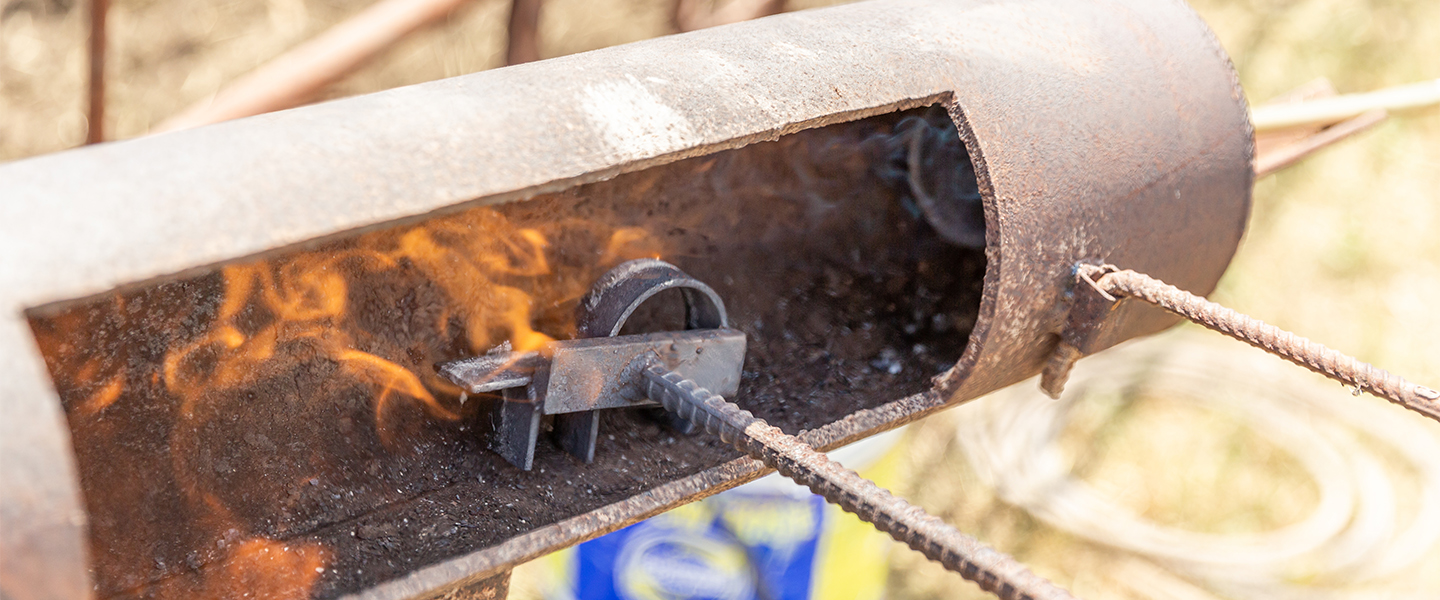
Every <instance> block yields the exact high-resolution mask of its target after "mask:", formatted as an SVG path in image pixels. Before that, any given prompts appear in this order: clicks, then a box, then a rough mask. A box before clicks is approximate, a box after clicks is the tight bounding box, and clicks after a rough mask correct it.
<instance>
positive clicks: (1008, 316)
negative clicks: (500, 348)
mask: <svg viewBox="0 0 1440 600" xmlns="http://www.w3.org/2000/svg"><path fill="white" fill-rule="evenodd" d="M933 103H941V104H944V105H945V106H947V107H948V109H949V111H950V114H951V116H952V117H953V118H954V120H955V122H956V124H957V127H958V128H959V131H960V133H961V137H962V138H963V140H964V144H965V147H966V149H967V151H968V153H969V155H970V156H971V157H972V159H973V160H974V163H975V171H976V174H977V176H978V179H979V183H980V189H981V193H982V196H983V200H984V208H985V219H986V227H987V235H986V236H985V237H986V254H987V256H988V267H987V270H986V273H985V278H984V293H983V300H982V303H981V307H980V315H979V318H978V322H977V324H976V326H975V328H974V330H973V332H972V333H971V335H970V338H969V340H968V342H961V341H960V340H957V341H956V343H957V344H959V343H966V347H965V352H964V355H963V357H962V358H961V359H960V361H959V363H958V364H957V365H955V367H954V368H952V369H951V370H949V371H948V372H947V373H945V374H944V375H943V376H942V377H940V378H938V379H937V380H936V381H935V386H934V388H933V389H931V390H930V391H927V392H925V393H921V394H917V395H914V396H910V397H906V398H899V399H894V400H893V401H891V402H889V403H888V404H884V405H882V406H879V407H878V408H873V409H867V410H858V411H856V412H854V413H852V414H850V415H849V416H848V417H845V418H843V419H841V420H839V421H836V422H833V423H831V424H830V425H826V426H823V427H820V428H818V429H816V430H813V431H811V432H809V433H807V434H806V435H805V436H803V439H805V441H806V442H807V443H809V444H811V445H813V446H815V447H817V448H819V449H822V450H824V449H829V448H834V447H836V446H838V445H841V444H844V443H847V442H849V441H853V440H856V439H859V438H862V437H865V436H868V435H873V434H874V433H878V432H880V431H883V430H886V429H889V428H892V427H896V426H899V425H901V424H903V423H906V422H909V421H913V420H915V419H918V418H921V417H923V416H924V415H926V414H929V413H931V412H934V411H936V410H940V409H942V408H945V407H947V406H952V405H954V404H956V403H959V402H962V401H964V400H967V399H971V398H975V397H977V396H979V395H981V394H984V393H986V392H989V391H992V390H995V389H998V388H1000V387H1004V386H1006V385H1009V384H1012V383H1015V382H1018V381H1020V380H1023V379H1026V378H1028V377H1030V376H1032V375H1034V374H1036V373H1038V372H1039V371H1040V369H1041V367H1042V365H1043V364H1044V362H1045V360H1046V357H1048V356H1049V354H1050V352H1051V350H1052V349H1053V348H1054V345H1055V343H1056V335H1057V333H1058V332H1059V331H1060V330H1061V329H1062V328H1063V327H1064V323H1065V320H1066V315H1067V314H1068V304H1069V303H1070V302H1071V297H1070V282H1071V279H1072V278H1071V271H1070V265H1073V264H1075V263H1076V262H1080V261H1084V260H1091V261H1105V262H1111V263H1116V264H1125V265H1127V266H1132V267H1133V268H1136V269H1139V270H1142V271H1144V272H1147V273H1151V274H1153V275H1155V276H1157V277H1160V278H1162V279H1164V280H1166V281H1168V282H1171V283H1174V284H1176V285H1179V286H1181V287H1183V288H1185V289H1189V290H1194V291H1196V292H1200V293H1205V292H1208V291H1210V290H1211V289H1213V287H1214V285H1215V282H1216V281H1217V280H1218V278H1219V276H1220V274H1221V273H1222V272H1223V271H1224V269H1225V267H1226V265H1227V264H1228V262H1229V260H1230V257H1231V255H1232V253H1233V252H1234V250H1235V248H1236V245H1237V244H1238V242H1239V239H1240V235H1241V232H1242V230H1243V228H1244V225H1245V220H1246V216H1247V211H1248V207H1249V197H1250V186H1251V183H1252V180H1253V171H1252V167H1251V149H1252V147H1253V146H1252V136H1251V130H1250V126H1249V122H1248V120H1247V116H1246V110H1245V103H1244V99H1243V96H1242V94H1241V91H1240V89H1239V87H1238V84H1237V83H1236V78H1235V74H1234V71H1233V69H1232V68H1231V66H1230V64H1229V62H1228V61H1227V60H1226V59H1225V56H1224V54H1223V52H1222V51H1221V50H1220V48H1219V46H1218V45H1217V44H1216V42H1215V41H1214V39H1213V37H1212V36H1211V34H1210V32H1209V31H1208V30H1207V29H1206V27H1205V25H1204V24H1203V23H1202V22H1201V21H1200V20H1199V18H1198V17H1196V15H1195V14H1194V13H1193V12H1192V11H1190V9H1189V8H1188V7H1186V6H1185V5H1184V4H1183V3H1181V2H1152V1H1149V0H1120V1H1117V2H1111V3H1104V4H1101V3H1089V2H1071V1H1069V0H1039V1H1036V2H1028V3H1009V2H990V1H983V0H974V1H962V2H941V1H938V0H884V1H878V2H868V3H861V4H855V5H848V6H843V7H837V8H831V9H824V10H816V11H805V12H801V13H793V14H788V15H778V16H775V17H771V18H767V19H761V20H757V21H751V22H745V23H739V24H735V25H728V26H722V27H716V28H713V29H707V30H703V31H697V32H692V33H688V34H684V35H678V36H672V37H667V38H660V39H656V40H650V41H646V42H640V43H636V44H630V45H626V46H620V47H616V48H610V49H606V50H601V51H596V52H591V53H586V54H581V55H575V56H569V57H565V58H561V59H555V60H548V61H540V62H536V63H530V64H526V65H521V66H518V67H514V68H508V69H500V70H496V71H491V72H485V73H480V74H476V75H470V76H465V77H458V78H454V79H449V80H444V81H439V82H434V83H430V84H424V85H419V86H412V87H407V88H401V89H397V90H391V91H388V92H382V93H379V94H373V95H369V96H362V97H357V98H352V99H348V100H343V101H337V102H331V103H325V104H320V105H316V106H311V107H307V108H303V109H298V110H294V111H287V112H284V113H276V114H271V115H263V116H258V117H253V118H249V119H242V120H237V121H233V122H229V123H222V124H218V125H214V126H210V127H202V128H197V129H194V130H190V131H184V132H176V133H173V134H169V135H164V136H154V137H149V138H144V139H139V140H132V141H127V142H122V143H116V144H106V145H100V146H94V147H88V148H82V149H77V150H72V151H69V152H64V153H60V154H54V155H49V156H44V157H39V158H34V159H29V160H23V161H17V162H13V163H9V164H6V165H3V166H0V189H3V190H5V192H4V195H5V198H6V200H7V202H3V203H0V253H3V254H5V255H6V256H10V257H12V260H11V261H9V262H7V263H6V266H5V267H4V268H3V270H0V306H3V307H4V309H5V311H6V312H5V313H4V315H5V316H4V318H3V319H0V474H3V479H4V481H5V482H6V484H5V486H4V487H3V488H0V520H3V524H0V525H3V526H0V590H3V592H4V594H5V595H6V596H7V597H12V598H24V599H31V598H81V597H85V596H86V595H87V594H89V591H88V590H90V589H91V585H90V582H89V580H88V577H89V576H88V574H87V565H88V564H89V563H88V560H87V558H86V549H87V546H86V540H87V529H86V512H85V510H84V509H83V504H82V501H81V497H80V494H79V491H78V489H79V488H78V483H77V481H76V469H75V466H74V465H75V458H74V452H73V450H72V448H71V441H70V437H69V430H68V429H67V426H66V422H65V419H64V416H63V415H62V413H61V410H60V404H59V400H58V399H57V396H56V392H55V389H54V388H53V386H52V385H51V383H50V380H49V377H48V374H47V370H46V366H45V363H44V360H43V357H42V356H41V355H40V354H39V352H38V350H37V349H36V342H35V339H34V337H33V335H32V332H31V331H30V329H29V326H28V322H27V320H26V315H27V312H29V311H36V310H54V309H56V307H59V306H63V305H64V304H65V303H67V302H73V301H76V300H78V299H84V298H87V297H91V296H93V295H97V294H106V293H110V292H111V291H113V290H115V289H117V288H120V287H122V286H134V285H138V284H140V283H143V282H155V281H160V280H166V279H171V278H174V277H177V276H178V275H183V274H186V273H194V272H197V270H202V269H210V268H213V266H214V265H217V264H221V263H224V262H227V261H233V260H237V259H241V258H245V257H255V256H260V255H265V254H267V253H271V252H278V251H281V250H284V249H287V248H295V247H299V246H301V245H306V244H313V243H315V242H316V241H317V240H323V239H332V238H334V237H335V236H339V235H343V234H346V233H353V232H356V231H362V230H366V229H370V228H375V227H380V226H383V225H391V224H396V223H403V222H415V221H417V220H420V219H424V218H426V217H427V216H429V215H431V214H434V213H436V212H437V211H440V212H447V211H453V210H458V209H459V208H460V207H463V206H475V205H477V204H493V203H500V202H516V201H523V200H525V199H526V198H530V197H532V196H535V195H537V194H541V193H545V192H552V191H557V190H564V189H568V188H571V187H574V186H576V185H580V184H584V183H589V182H596V181H601V180H607V179H610V178H613V177H615V176H616V175H617V174H621V173H627V172H635V171H640V170H644V169H647V168H650V167H653V166H657V165H662V164H666V163H671V162H674V161H677V160H680V159H684V158H687V157H695V156H702V155H707V154H711V153H714V152H718V151H720V150H724V149H729V148H735V147H739V146H743V145H746V144H749V143H752V142H756V141H761V140H773V139H776V138H778V137H780V136H782V135H785V134H787V133H791V132H795V131H799V130H802V129H807V128H813V127H819V126H822V125H827V124H831V123H837V122H843V121H852V120H856V119H860V118H863V117H867V116H872V115H877V114H882V113H890V112H894V111H897V110H902V109H908V108H913V107H918V106H923V105H928V104H933ZM77 174H83V175H84V176H83V177H81V176H77ZM1181 249H1183V250H1181ZM1175 322H1176V317H1174V316H1172V315H1169V314H1167V313H1165V312H1164V311H1161V310H1159V309H1156V308H1153V307H1148V306H1144V305H1131V306H1121V307H1119V308H1118V309H1116V311H1115V313H1114V314H1113V315H1112V318H1110V319H1107V320H1106V321H1105V326H1104V329H1103V330H1102V331H1099V332H1098V333H1097V335H1096V336H1095V337H1094V346H1093V347H1094V348H1100V349H1103V348H1104V347H1108V346H1109V345H1113V344H1116V343H1119V342H1121V341H1123V340H1125V339H1129V338H1132V337H1135V336H1138V335H1144V334H1148V333H1153V332H1155V331H1159V330H1161V329H1164V328H1166V327H1168V326H1170V325H1172V324H1173V323H1175ZM763 472H764V469H763V468H762V467H760V466H759V465H758V464H756V463H753V462H751V461H749V460H748V459H747V460H744V461H738V462H732V463H728V464H724V465H721V466H717V467H714V468H712V469H709V470H706V471H703V472H701V473H699V474H697V475H693V476H689V477H684V478H681V479H677V480H675V481H673V482H671V483H668V484H665V485H662V486H660V487H658V488H655V489H652V490H650V491H647V492H644V493H641V494H638V495H636V496H633V497H631V498H629V499H627V500H625V501H622V502H617V503H615V504H612V505H609V506H606V507H604V508H602V509H600V510H598V511H594V512H591V513H585V514H578V515H574V516H573V517H569V518H565V519H562V520H560V521H558V522H557V523H556V524H555V525H552V526H548V527H542V528H538V529H533V530H527V531H525V532H523V533H520V534H517V535H515V536H514V537H511V538H509V539H508V540H507V541H505V542H503V543H499V544H497V545H495V546H492V547H489V548H485V549H481V550H476V551H473V552H468V553H465V554H462V555H458V556H455V557H453V558H451V559H447V560H445V561H442V562H439V563H436V564H433V565H431V566H428V567H424V568H421V569H419V570H416V571H413V572H411V573H410V574H408V575H405V576H403V577H400V578H398V579H395V580H393V581H391V582H388V583H384V584H381V585H378V586H376V587H374V588H372V589H369V590H366V591H364V592H362V593H361V594H360V595H361V596H362V597H367V598H402V597H411V596H414V595H417V594H424V593H433V592H435V591H437V590H441V589H444V588H446V587H447V586H451V585H453V584H455V583H457V582H462V583H463V582H465V581H478V580H480V579H483V578H485V577H487V576H490V575H493V574H498V573H501V572H504V571H506V570H508V569H509V568H510V566H512V565H514V564H518V563H519V562H521V561H523V560H525V559H528V558H532V557H535V556H539V555H541V554H544V553H547V552H550V551H553V550H555V549H558V548H562V547H565V546H567V545H571V544H574V543H577V542H579V541H583V540H584V539H588V538H591V537H594V536H598V535H600V534H603V533H605V532H607V531H611V530H614V529H617V528H619V527H622V526H624V525H625V524H628V523H632V522H634V521H636V520H638V519H640V518H643V517H646V516H648V515H651V514H655V513H656V512H658V511H660V510H664V509H666V508H669V507H673V506H676V505H679V504H682V503H685V502H689V501H692V500H694V499H696V498H699V497H703V496H705V495H708V494H711V493H714V492H716V491H719V490H721V489H725V488H728V487H731V486H734V485H738V484H739V483H741V482H743V481H746V480H749V479H751V478H754V477H757V476H759V475H760V474H762V473H763Z"/></svg>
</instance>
